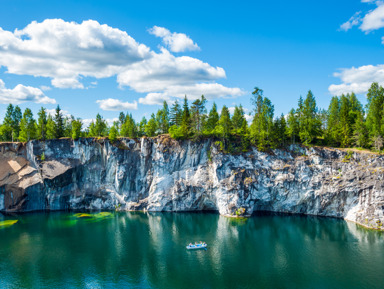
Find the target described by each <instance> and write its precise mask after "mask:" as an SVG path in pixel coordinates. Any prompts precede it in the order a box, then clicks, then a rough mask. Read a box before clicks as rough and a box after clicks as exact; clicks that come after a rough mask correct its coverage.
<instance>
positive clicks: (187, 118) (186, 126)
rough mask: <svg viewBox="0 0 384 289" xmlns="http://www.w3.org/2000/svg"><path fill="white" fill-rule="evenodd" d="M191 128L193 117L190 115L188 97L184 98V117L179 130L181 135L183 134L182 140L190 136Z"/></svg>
mask: <svg viewBox="0 0 384 289" xmlns="http://www.w3.org/2000/svg"><path fill="white" fill-rule="evenodd" d="M190 126H191V115H190V113H189V106H188V99H187V96H185V97H184V104H183V115H182V119H181V126H180V128H179V129H178V131H179V134H181V136H182V138H184V139H186V138H188V137H189V134H190Z"/></svg>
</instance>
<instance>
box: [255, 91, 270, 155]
mask: <svg viewBox="0 0 384 289" xmlns="http://www.w3.org/2000/svg"><path fill="white" fill-rule="evenodd" d="M252 94H253V98H252V103H253V105H254V106H255V107H254V112H255V116H254V117H253V121H252V124H251V128H250V133H251V139H252V140H253V142H254V143H256V144H257V148H258V149H259V150H261V151H264V150H266V149H267V147H268V146H269V145H270V144H271V143H272V141H273V140H272V135H273V114H274V106H273V105H272V103H271V101H270V100H269V99H268V98H267V97H263V90H261V89H259V88H257V87H256V88H255V90H254V92H253V93H252Z"/></svg>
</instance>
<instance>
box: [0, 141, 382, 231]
mask: <svg viewBox="0 0 384 289" xmlns="http://www.w3.org/2000/svg"><path fill="white" fill-rule="evenodd" d="M383 179H384V158H383V157H382V156H378V155H374V154H368V153H361V152H345V151H343V150H338V149H329V148H317V147H312V148H306V147H301V146H298V145H293V146H290V147H289V148H287V150H274V151H272V152H269V153H263V152H259V151H257V150H256V149H253V150H252V151H250V152H247V153H243V154H240V155H231V154H224V153H222V152H220V150H219V149H218V147H217V146H216V145H215V144H214V143H213V142H212V141H211V140H204V141H200V142H192V141H180V142H178V141H176V140H173V139H171V138H169V137H167V136H159V137H156V138H142V139H138V140H134V139H120V140H118V141H117V142H116V143H114V144H113V145H112V144H111V143H110V142H109V141H108V140H104V139H99V140H98V139H93V138H84V139H79V140H77V141H73V140H70V139H60V140H48V141H36V140H34V141H30V142H28V143H26V144H23V143H1V144H0V211H3V212H27V211H35V210H84V209H98V210H100V209H102V210H112V209H113V210H114V209H118V210H148V211H200V210H216V211H218V212H219V213H220V214H222V215H230V216H234V215H236V214H237V215H251V214H252V213H253V212H255V211H273V212H284V213H300V214H311V215H319V216H329V217H337V218H344V219H346V220H350V221H354V222H357V223H359V224H361V225H364V226H367V227H370V228H375V229H382V228H383V227H384V225H383V223H384V216H383V214H384V191H383V188H384V180H383Z"/></svg>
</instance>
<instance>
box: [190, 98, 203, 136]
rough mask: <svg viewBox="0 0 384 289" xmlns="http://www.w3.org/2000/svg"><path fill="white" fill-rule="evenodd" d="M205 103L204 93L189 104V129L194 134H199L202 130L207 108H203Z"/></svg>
mask: <svg viewBox="0 0 384 289" xmlns="http://www.w3.org/2000/svg"><path fill="white" fill-rule="evenodd" d="M206 103H207V99H206V98H205V97H204V95H202V96H201V98H200V99H196V100H195V101H194V102H193V103H192V106H191V120H192V124H191V129H192V132H193V133H194V134H196V135H200V134H201V133H202V131H203V127H204V122H205V117H206V115H205V114H206V112H207V109H206V108H205V104H206Z"/></svg>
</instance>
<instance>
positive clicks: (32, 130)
mask: <svg viewBox="0 0 384 289" xmlns="http://www.w3.org/2000/svg"><path fill="white" fill-rule="evenodd" d="M36 128H37V126H36V122H35V120H34V119H33V114H32V111H31V110H30V109H29V108H26V109H25V111H24V114H23V118H22V119H21V121H20V135H19V140H20V141H22V142H27V141H29V140H31V139H35V138H36Z"/></svg>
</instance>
